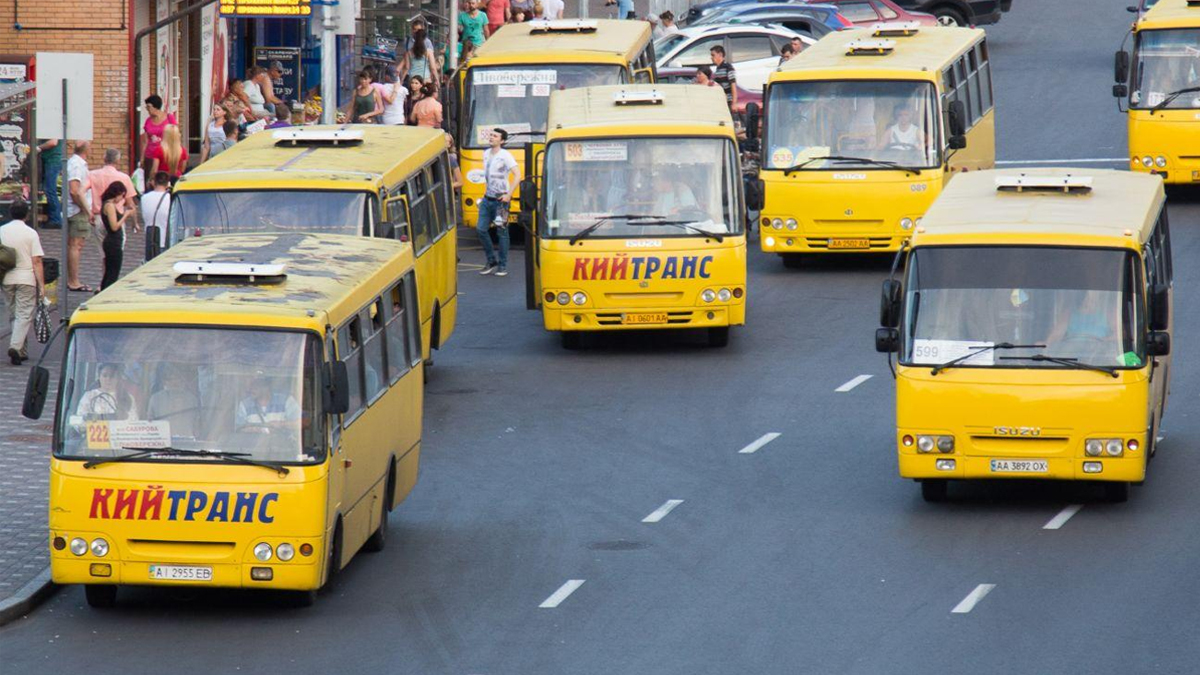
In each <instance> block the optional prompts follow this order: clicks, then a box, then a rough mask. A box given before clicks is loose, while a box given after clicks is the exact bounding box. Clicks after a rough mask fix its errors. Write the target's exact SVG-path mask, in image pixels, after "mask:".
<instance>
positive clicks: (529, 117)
mask: <svg viewBox="0 0 1200 675" xmlns="http://www.w3.org/2000/svg"><path fill="white" fill-rule="evenodd" d="M624 81H625V69H624V68H622V67H621V66H618V65H612V64H599V63H581V64H541V63H538V64H526V65H521V66H480V67H475V68H472V69H471V70H470V71H469V72H468V76H467V84H466V86H467V94H466V98H467V110H468V113H467V116H466V123H467V125H466V126H465V127H464V129H465V131H466V133H465V138H463V139H462V143H463V145H464V147H468V148H486V147H487V145H488V134H490V133H491V131H492V129H496V128H500V129H504V130H506V131H507V132H508V133H509V135H510V140H511V142H512V144H513V145H524V144H526V143H528V142H530V140H531V138H530V136H533V137H534V138H533V139H532V140H539V141H540V140H541V138H543V137H544V136H545V133H546V117H547V116H548V114H549V112H550V92H551V91H552V90H554V89H570V88H574V87H593V86H597V85H602V84H621V83H622V82H624Z"/></svg>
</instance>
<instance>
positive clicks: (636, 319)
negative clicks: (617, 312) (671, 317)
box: [621, 314, 667, 324]
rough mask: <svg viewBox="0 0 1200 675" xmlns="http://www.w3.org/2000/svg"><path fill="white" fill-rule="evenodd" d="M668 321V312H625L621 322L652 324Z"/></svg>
mask: <svg viewBox="0 0 1200 675" xmlns="http://www.w3.org/2000/svg"><path fill="white" fill-rule="evenodd" d="M666 322H667V315H666V314H625V315H622V316H621V323H623V324H652V323H666Z"/></svg>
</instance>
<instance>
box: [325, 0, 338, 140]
mask: <svg viewBox="0 0 1200 675" xmlns="http://www.w3.org/2000/svg"><path fill="white" fill-rule="evenodd" d="M335 1H336V0H332V1H331V2H328V3H326V4H323V5H321V14H322V19H323V22H322V26H321V28H322V29H323V31H322V33H321V123H322V124H333V123H334V122H335V121H337V36H336V35H334V32H333V31H334V29H336V28H337V25H336V24H335V23H334V20H333V4H334V2H335Z"/></svg>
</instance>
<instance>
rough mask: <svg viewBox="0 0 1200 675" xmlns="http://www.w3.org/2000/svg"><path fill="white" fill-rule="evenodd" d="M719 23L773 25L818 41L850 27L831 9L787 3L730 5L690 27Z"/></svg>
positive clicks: (842, 17)
mask: <svg viewBox="0 0 1200 675" xmlns="http://www.w3.org/2000/svg"><path fill="white" fill-rule="evenodd" d="M720 23H749V24H758V25H760V26H765V25H768V24H775V25H778V26H783V27H784V28H787V29H788V30H794V31H796V32H797V33H799V34H801V35H807V36H809V37H811V38H815V39H817V40H819V39H821V38H823V37H825V36H826V35H828V34H829V33H832V32H833V31H835V30H842V29H843V28H849V27H850V26H851V25H853V24H851V23H850V21H848V20H847V19H846V17H844V16H842V15H841V14H839V13H838V11H837V9H836V8H835V7H833V6H832V5H828V4H820V5H803V4H796V3H786V2H770V3H759V2H752V3H746V4H741V5H730V6H728V7H722V8H719V9H718V10H717V11H715V12H713V13H711V14H708V15H705V16H703V17H700V19H699V20H697V21H695V22H694V23H692V24H691V25H692V26H709V25H715V24H720Z"/></svg>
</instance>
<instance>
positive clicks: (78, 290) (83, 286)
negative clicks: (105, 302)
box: [67, 284, 96, 293]
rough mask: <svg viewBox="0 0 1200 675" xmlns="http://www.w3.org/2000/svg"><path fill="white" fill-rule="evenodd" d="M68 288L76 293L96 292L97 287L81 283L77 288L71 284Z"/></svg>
mask: <svg viewBox="0 0 1200 675" xmlns="http://www.w3.org/2000/svg"><path fill="white" fill-rule="evenodd" d="M67 290H68V291H72V292H75V293H95V292H96V289H94V288H92V287H91V286H88V285H87V284H81V285H79V286H76V287H75V288H71V287H70V286H67Z"/></svg>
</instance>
